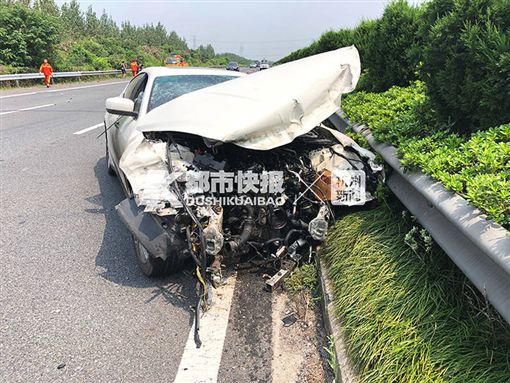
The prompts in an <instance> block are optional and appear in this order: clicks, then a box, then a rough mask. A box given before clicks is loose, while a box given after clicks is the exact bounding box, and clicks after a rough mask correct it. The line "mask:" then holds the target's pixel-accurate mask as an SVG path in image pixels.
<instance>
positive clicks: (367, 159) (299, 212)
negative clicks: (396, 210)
mask: <svg viewBox="0 0 510 383" xmlns="http://www.w3.org/2000/svg"><path fill="white" fill-rule="evenodd" d="M359 75H360V61H359V56H358V52H357V50H356V48H354V47H347V48H342V49H339V50H336V51H332V52H328V53H323V54H320V55H316V56H312V57H309V58H305V59H302V60H298V61H295V62H291V63H288V64H284V65H280V66H275V67H273V68H271V69H269V70H267V71H263V72H257V73H254V74H251V75H248V76H244V75H243V74H242V73H233V72H227V71H222V70H212V69H198V68H197V69H193V68H189V69H163V68H149V69H147V70H146V71H144V72H142V73H141V74H140V75H138V76H137V77H135V78H134V79H133V80H132V81H131V82H130V83H129V85H128V86H127V88H126V90H125V91H124V93H123V95H122V96H121V97H116V98H111V99H108V100H107V101H106V109H107V114H106V119H105V130H106V136H107V158H108V167H109V170H110V171H111V172H115V173H116V174H118V176H119V179H120V181H121V183H122V185H123V188H124V191H125V192H126V196H127V198H126V199H125V200H124V201H122V202H121V203H120V204H119V205H118V206H117V211H118V213H119V215H120V217H121V218H122V220H123V221H124V223H125V224H126V225H127V227H128V229H129V230H130V231H131V233H132V234H133V239H134V243H135V248H136V253H137V256H138V260H139V263H140V265H141V268H142V270H143V272H144V273H145V274H147V275H150V276H152V275H161V274H165V273H171V272H175V271H178V270H179V269H180V268H181V267H182V265H183V263H184V262H185V261H186V260H187V259H192V260H193V261H194V262H195V263H196V266H197V267H196V272H197V277H198V279H199V280H200V281H201V284H203V285H204V286H203V294H202V295H205V293H206V291H207V286H206V285H207V284H209V283H211V284H213V285H214V283H218V282H219V281H220V280H221V265H222V264H223V263H225V262H227V261H226V260H227V259H239V257H243V256H246V257H249V259H251V260H259V261H260V262H261V263H262V264H264V265H266V266H270V267H271V268H272V269H274V270H275V272H276V271H278V270H280V271H282V270H283V272H280V273H276V274H275V275H276V276H278V275H281V274H285V270H288V269H291V268H292V265H295V264H298V263H300V262H310V261H311V260H312V259H313V257H314V255H315V251H316V248H317V246H318V245H319V244H320V243H321V242H322V241H324V239H325V236H326V233H327V227H328V223H329V222H330V221H331V220H332V219H334V217H335V212H336V211H337V210H338V206H342V205H343V206H345V205H347V206H351V205H361V204H363V203H365V202H366V201H370V200H371V199H372V198H373V196H372V193H373V192H374V191H375V188H376V185H377V182H378V180H380V179H381V178H382V167H381V166H380V165H377V164H376V163H375V161H374V155H373V154H372V153H371V152H370V151H368V150H365V149H363V148H361V147H359V146H358V145H357V144H356V143H355V142H354V141H353V140H351V139H350V138H349V137H347V136H346V135H344V134H342V133H340V132H339V131H337V130H335V129H332V128H329V127H327V126H325V125H324V124H323V122H324V121H325V120H327V119H328V117H330V116H331V115H332V114H333V113H335V112H336V111H337V110H338V109H339V106H340V101H341V95H342V94H344V93H348V92H351V91H352V90H354V88H355V86H356V83H357V81H358V79H359ZM289 264H290V265H289ZM272 283H276V282H275V281H273V282H272ZM269 285H270V287H271V286H274V284H273V285H271V284H269Z"/></svg>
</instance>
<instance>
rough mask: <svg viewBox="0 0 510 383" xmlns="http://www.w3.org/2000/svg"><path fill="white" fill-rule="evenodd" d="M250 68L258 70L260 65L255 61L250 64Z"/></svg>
mask: <svg viewBox="0 0 510 383" xmlns="http://www.w3.org/2000/svg"><path fill="white" fill-rule="evenodd" d="M250 68H251V69H253V68H258V64H257V63H256V62H255V61H254V62H252V63H251V64H250Z"/></svg>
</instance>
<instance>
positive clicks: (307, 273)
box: [284, 264, 318, 296]
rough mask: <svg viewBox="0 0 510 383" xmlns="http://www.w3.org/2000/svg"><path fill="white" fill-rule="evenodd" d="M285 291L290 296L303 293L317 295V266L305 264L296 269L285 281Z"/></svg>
mask: <svg viewBox="0 0 510 383" xmlns="http://www.w3.org/2000/svg"><path fill="white" fill-rule="evenodd" d="M284 286H285V290H287V292H288V293H289V294H290V295H295V294H298V293H301V292H305V293H310V295H312V296H313V295H316V293H317V289H318V275H317V268H316V266H315V264H303V265H301V266H300V267H299V268H297V269H295V270H294V271H293V272H292V273H291V275H290V276H289V277H288V278H287V279H285V281H284Z"/></svg>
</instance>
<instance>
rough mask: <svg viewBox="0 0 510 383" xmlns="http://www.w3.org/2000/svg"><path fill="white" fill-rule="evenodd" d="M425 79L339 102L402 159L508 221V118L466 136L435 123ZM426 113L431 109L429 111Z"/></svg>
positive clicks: (495, 217)
mask: <svg viewBox="0 0 510 383" xmlns="http://www.w3.org/2000/svg"><path fill="white" fill-rule="evenodd" d="M425 89H426V88H425V87H424V84H423V83H421V82H416V83H415V84H414V85H413V86H411V87H407V88H399V87H393V88H391V89H389V90H388V91H387V92H384V93H366V92H358V93H354V94H352V95H348V96H347V97H345V99H344V100H343V103H342V108H343V110H344V112H345V114H346V115H347V117H349V119H350V120H351V121H352V122H357V123H364V124H366V125H367V126H368V127H369V128H371V130H372V132H373V135H374V137H375V138H376V139H378V140H379V141H382V142H386V143H388V144H392V145H395V146H397V149H398V155H399V157H400V158H401V164H402V165H403V166H404V167H406V168H408V169H419V170H422V171H423V172H424V173H427V174H429V175H431V176H432V177H434V178H435V179H437V180H439V181H441V182H442V183H443V184H444V186H445V187H446V188H448V189H450V190H452V191H455V192H456V193H458V194H459V195H461V196H462V197H464V198H465V199H467V200H468V201H469V202H470V203H472V204H473V205H475V206H477V207H478V208H479V209H480V210H482V211H483V212H485V213H486V214H487V215H488V216H489V218H491V219H493V220H494V221H496V222H498V223H500V224H502V225H504V226H506V227H510V171H509V170H508V165H509V164H510V124H506V125H501V126H498V127H494V128H491V129H488V130H486V131H480V132H476V133H473V134H472V135H471V136H470V137H467V136H464V135H458V134H455V133H451V132H449V131H448V129H447V127H445V126H441V125H438V124H434V123H433V122H431V121H434V115H433V112H430V108H429V102H430V100H429V99H428V97H427V96H426V94H425ZM423 110H425V111H426V112H427V113H432V115H431V116H428V115H427V113H426V112H424V111H423Z"/></svg>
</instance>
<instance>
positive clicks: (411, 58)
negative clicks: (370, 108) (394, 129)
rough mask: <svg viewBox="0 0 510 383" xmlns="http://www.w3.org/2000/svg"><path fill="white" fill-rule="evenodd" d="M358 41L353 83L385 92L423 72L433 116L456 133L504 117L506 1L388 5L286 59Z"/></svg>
mask: <svg viewBox="0 0 510 383" xmlns="http://www.w3.org/2000/svg"><path fill="white" fill-rule="evenodd" d="M352 44H354V45H356V46H357V47H358V48H359V51H360V55H361V64H362V69H363V75H362V78H361V80H360V82H359V84H358V89H361V90H367V91H375V92H380V91H385V90H387V89H389V88H390V87H391V86H394V85H398V86H406V85H407V84H408V83H409V82H412V81H414V80H416V79H421V80H422V81H424V82H425V83H426V84H427V89H428V95H429V99H430V104H429V107H430V108H431V109H433V110H434V111H435V112H436V113H437V116H436V119H438V120H440V121H442V122H443V123H444V124H445V125H446V124H447V125H449V127H450V128H452V129H454V130H455V131H457V132H458V133H461V134H469V133H471V132H473V131H476V130H483V129H488V128H490V127H493V126H497V125H501V124H505V123H508V122H510V2H509V0H432V1H429V2H426V3H425V4H423V5H422V6H420V7H411V6H409V5H408V4H407V3H406V2H405V1H401V0H400V1H396V2H393V3H391V4H390V5H388V6H387V7H386V9H385V11H384V14H383V16H382V17H381V18H380V19H377V20H373V21H369V22H367V21H365V22H363V23H362V24H360V25H359V26H358V27H357V28H354V29H351V30H345V29H341V30H339V31H337V32H334V31H329V32H326V33H325V34H323V35H322V36H321V37H320V38H319V39H318V40H317V41H316V42H314V43H313V44H311V45H310V46H309V47H307V48H303V49H300V50H298V51H296V52H293V53H291V54H290V55H288V56H287V57H284V58H283V59H281V60H280V62H287V61H290V60H296V59H299V58H302V57H306V56H309V55H312V54H317V53H321V52H325V51H328V50H332V49H336V48H340V47H342V46H346V45H352Z"/></svg>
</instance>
